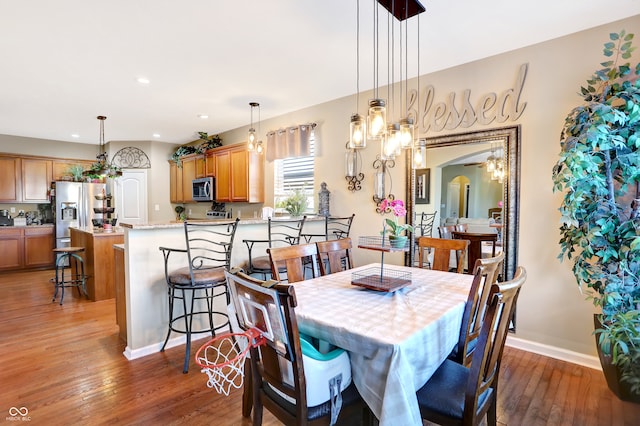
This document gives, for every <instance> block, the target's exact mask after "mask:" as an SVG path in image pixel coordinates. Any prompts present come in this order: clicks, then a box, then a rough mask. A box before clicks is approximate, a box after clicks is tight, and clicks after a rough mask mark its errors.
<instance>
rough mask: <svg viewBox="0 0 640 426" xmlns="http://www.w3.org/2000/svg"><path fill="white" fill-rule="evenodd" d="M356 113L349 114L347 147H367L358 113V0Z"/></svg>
mask: <svg viewBox="0 0 640 426" xmlns="http://www.w3.org/2000/svg"><path fill="white" fill-rule="evenodd" d="M356 9H357V13H356V113H355V114H353V115H351V123H350V125H349V146H348V148H349V149H362V148H366V147H367V125H366V122H365V119H364V117H362V115H360V113H359V112H358V109H359V108H360V0H358V1H357V2H356Z"/></svg>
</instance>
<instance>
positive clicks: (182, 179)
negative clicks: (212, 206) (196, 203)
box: [169, 154, 205, 203]
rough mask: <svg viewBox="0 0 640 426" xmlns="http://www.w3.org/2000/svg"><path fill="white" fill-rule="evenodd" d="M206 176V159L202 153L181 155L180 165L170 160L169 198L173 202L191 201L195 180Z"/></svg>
mask: <svg viewBox="0 0 640 426" xmlns="http://www.w3.org/2000/svg"><path fill="white" fill-rule="evenodd" d="M204 176H205V159H204V155H202V154H193V155H185V156H183V157H180V166H178V165H177V164H176V163H175V162H174V161H169V200H170V201H171V202H172V203H191V202H192V201H193V196H192V194H191V192H192V188H191V186H192V183H193V180H194V179H197V178H201V177H204Z"/></svg>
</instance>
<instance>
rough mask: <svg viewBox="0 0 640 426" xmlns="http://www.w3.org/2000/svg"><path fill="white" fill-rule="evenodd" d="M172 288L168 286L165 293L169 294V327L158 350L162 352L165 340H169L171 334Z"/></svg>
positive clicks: (165, 343) (165, 344)
mask: <svg viewBox="0 0 640 426" xmlns="http://www.w3.org/2000/svg"><path fill="white" fill-rule="evenodd" d="M174 291H175V290H174V289H173V288H171V287H169V290H168V291H167V294H168V295H169V329H168V330H167V337H166V338H165V339H164V343H163V344H162V348H160V352H164V348H165V347H166V346H167V342H168V341H169V336H171V327H172V325H173V296H174V294H175V293H174Z"/></svg>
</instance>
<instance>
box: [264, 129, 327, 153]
mask: <svg viewBox="0 0 640 426" xmlns="http://www.w3.org/2000/svg"><path fill="white" fill-rule="evenodd" d="M315 126H316V125H315V124H313V123H312V124H300V125H298V126H293V127H287V128H286V129H279V130H276V131H271V132H269V133H267V153H266V154H267V160H268V161H273V160H280V159H282V158H290V157H307V156H309V155H311V143H310V139H311V135H312V133H313V128H314V127H315Z"/></svg>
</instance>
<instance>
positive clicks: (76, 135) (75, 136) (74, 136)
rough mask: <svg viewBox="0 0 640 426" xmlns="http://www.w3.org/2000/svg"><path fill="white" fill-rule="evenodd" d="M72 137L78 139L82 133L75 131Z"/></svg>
mask: <svg viewBox="0 0 640 426" xmlns="http://www.w3.org/2000/svg"><path fill="white" fill-rule="evenodd" d="M71 137H72V138H75V139H78V138H79V137H80V135H79V134H77V133H73V134H72V135H71Z"/></svg>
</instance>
